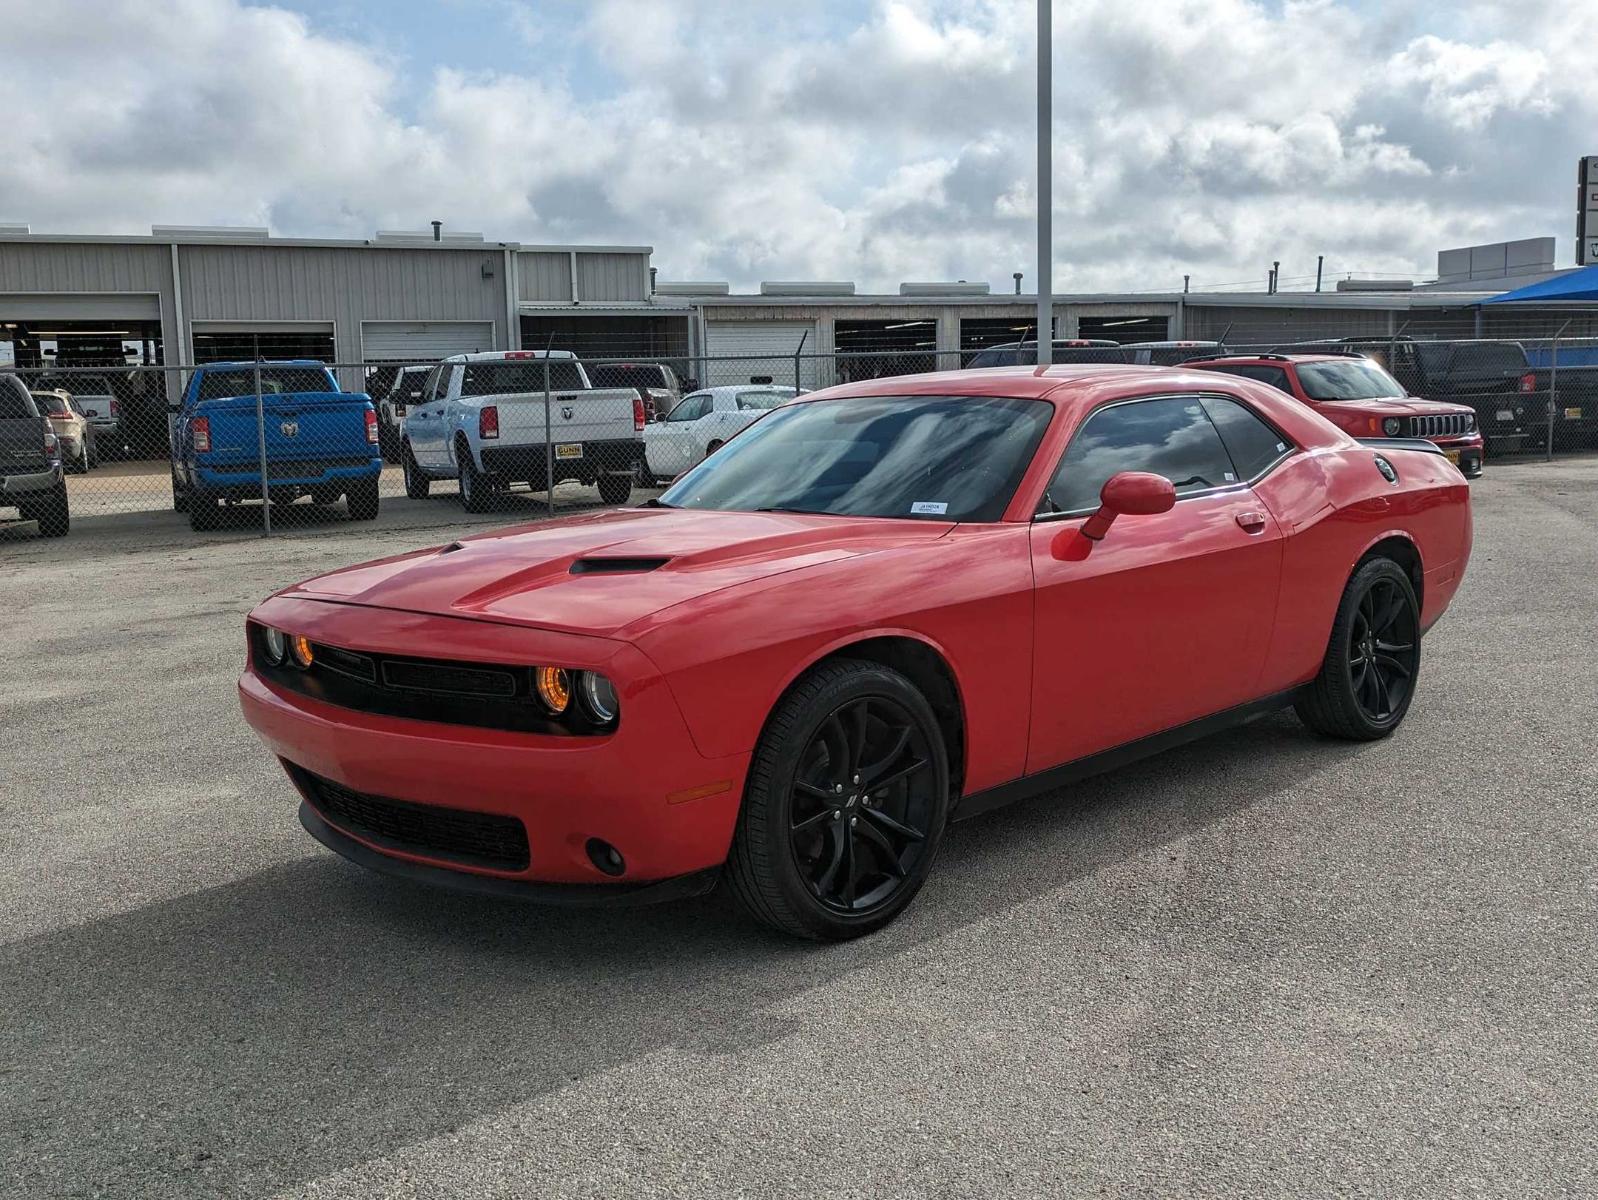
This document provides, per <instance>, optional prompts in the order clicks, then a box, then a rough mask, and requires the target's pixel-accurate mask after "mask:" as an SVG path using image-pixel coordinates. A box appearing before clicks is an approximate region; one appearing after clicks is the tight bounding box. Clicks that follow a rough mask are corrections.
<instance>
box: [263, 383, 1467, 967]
mask: <svg viewBox="0 0 1598 1200" xmlns="http://www.w3.org/2000/svg"><path fill="white" fill-rule="evenodd" d="M1470 544H1471V515H1470V499H1469V487H1468V486H1467V484H1466V483H1465V480H1464V478H1463V477H1462V476H1461V475H1460V473H1459V471H1458V469H1457V468H1455V467H1454V466H1453V465H1452V464H1451V463H1450V462H1449V461H1448V460H1447V459H1446V458H1445V457H1444V456H1443V455H1442V453H1441V452H1440V451H1439V450H1438V449H1437V447H1435V446H1433V445H1431V444H1430V443H1428V442H1424V441H1404V440H1389V439H1376V440H1371V441H1364V442H1361V441H1356V440H1355V439H1353V438H1352V437H1350V436H1349V435H1348V434H1346V433H1344V432H1342V431H1340V430H1339V429H1338V428H1337V427H1336V426H1334V425H1333V424H1331V423H1330V422H1328V421H1327V420H1325V419H1324V418H1322V417H1320V416H1318V415H1317V414H1316V413H1315V412H1314V411H1312V410H1311V409H1309V408H1307V407H1305V406H1304V405H1302V404H1300V403H1298V402H1297V401H1295V400H1294V399H1293V398H1292V397H1290V396H1288V395H1286V394H1284V393H1283V392H1281V391H1278V390H1276V389H1275V388H1272V387H1269V386H1267V385H1265V384H1263V383H1259V382H1256V381H1252V380H1248V379H1243V378H1238V377H1235V376H1229V375H1223V374H1218V373H1216V372H1214V371H1193V370H1184V369H1180V368H1178V369H1167V368H1158V367H1136V366H1059V367H1050V368H1025V367H1022V368H1006V369H1000V370H990V371H966V372H950V373H944V374H934V375H920V376H909V377H905V378H898V379H877V380H870V381H868V382H863V383H858V384H852V385H849V386H846V387H839V388H832V389H829V390H826V391H821V392H816V393H814V394H812V395H809V396H805V397H803V398H802V399H801V400H799V401H798V402H796V403H792V404H789V405H787V406H785V407H783V408H779V409H776V410H775V411H773V412H772V413H770V414H769V415H767V416H766V417H764V418H762V419H761V420H760V421H759V422H757V423H755V424H754V425H752V426H750V427H749V428H748V429H747V430H746V431H745V432H743V433H742V434H740V435H739V436H737V437H736V438H734V439H733V440H732V441H730V442H728V443H727V445H726V446H724V447H723V448H722V449H720V450H719V451H718V452H717V453H716V454H714V455H712V456H711V457H710V458H708V459H706V460H705V462H704V463H703V464H701V465H700V466H698V467H696V468H695V469H694V470H692V471H690V472H689V473H688V474H686V475H684V476H682V477H681V478H680V479H679V480H678V481H677V482H676V483H675V484H674V485H673V486H672V487H671V488H670V489H669V490H667V491H666V492H665V493H664V494H663V495H662V496H661V497H660V498H659V499H657V500H651V501H649V502H647V503H646V504H645V505H644V506H643V507H641V508H633V509H625V510H611V511H607V512H597V513H595V514H593V515H591V516H586V517H579V518H574V519H569V520H562V521H552V522H543V523H538V524H532V525H525V526H520V527H517V528H512V529H506V530H502V531H499V532H496V533H489V534H484V535H481V536H477V537H470V538H464V539H462V540H460V541H458V542H451V543H450V544H449V545H446V546H437V547H433V548H431V549H428V550H420V551H416V552H415V553H411V554H405V555H400V556H398V557H395V558H389V559H384V560H381V561H378V562H373V563H367V564H365V565H362V566H356V567H350V568H347V569H345V570H341V571H335V572H333V573H332V574H329V575H323V576H320V577H319V578H316V579H312V580H310V581H308V582H306V583H302V584H300V585H298V586H296V587H291V588H289V589H287V590H285V591H283V592H280V593H278V594H277V595H275V596H273V597H271V598H270V599H269V600H267V601H265V602H264V603H263V604H261V605H260V606H259V607H258V608H256V610H255V611H254V612H253V613H251V614H250V617H249V621H248V647H249V661H248V666H247V668H246V670H245V672H244V675H243V677H242V678H241V679H240V681H239V693H240V697H241V699H242V702H243V706H244V713H245V716H246V717H247V719H248V720H249V722H250V724H251V725H253V726H254V727H255V729H256V730H257V731H258V732H259V733H260V735H261V737H262V738H263V739H265V741H266V743H267V745H268V746H269V747H270V748H271V750H272V751H273V753H275V754H276V755H277V756H278V757H279V758H280V759H281V760H282V763H283V766H284V768H285V769H286V770H287V772H288V774H289V777H290V778H291V779H292V780H293V782H294V784H295V786H296V787H297V788H298V789H299V791H300V793H301V795H302V796H303V798H304V803H303V804H302V805H301V806H300V819H301V821H302V822H303V823H304V825H305V826H306V828H307V829H308V830H309V831H310V832H311V834H312V835H313V836H315V837H316V838H318V839H319V840H320V841H322V842H323V843H324V844H326V845H327V846H329V847H331V848H332V849H333V850H335V851H337V852H338V853H340V854H342V855H344V856H345V857H347V858H350V859H353V860H354V861H355V862H357V863H361V864H363V865H365V866H369V867H373V868H376V869H378V870H382V871H386V872H389V873H391V874H396V875H401V876H407V877H410V878H414V879H423V880H429V881H433V882H436V883H444V884H449V885H452V886H456V887H464V888H468V889H472V890H476V891H483V892H494V893H503V894H516V895H523V896H527V897H530V898H534V899H542V900H547V901H552V902H557V903H564V902H614V901H640V900H646V899H659V898H662V897H666V896H671V895H686V894H693V893H696V892H701V891H705V890H708V889H709V888H710V887H711V886H713V885H714V884H715V882H716V881H717V879H718V878H724V879H725V880H726V881H727V883H728V884H729V885H730V887H731V888H732V890H733V891H734V892H735V893H736V895H737V896H738V898H739V899H740V900H741V901H742V902H743V904H744V905H745V906H747V908H748V909H749V911H750V912H751V913H753V914H754V915H755V916H756V917H757V918H759V919H760V920H762V921H765V922H767V923H769V924H771V925H773V926H775V927H777V928H778V929H781V930H785V931H787V932H789V933H792V934H796V935H800V936H804V937H811V938H848V937H854V936H857V935H859V934H863V933H867V932H870V931H871V930H873V929H876V928H879V927H880V926H882V925H883V924H885V923H886V922H888V921H890V920H892V919H893V917H894V916H896V915H897V914H898V913H899V912H900V911H902V910H903V909H904V907H905V906H906V905H907V904H909V903H910V901H911V899H912V898H913V897H914V895H915V894H916V892H917V890H918V889H919V888H920V887H921V885H922V884H923V883H924V882H925V881H926V878H927V875H928V872H929V871H930V870H931V867H932V862H933V859H934V856H935V855H936V852H937V848H938V843H939V841H940V839H941V837H942V835H943V832H944V829H945V827H946V825H947V823H948V822H949V821H951V820H955V819H959V818H962V817H966V816H970V815H972V814H974V813H978V812H982V811H984V810H986V809H990V808H993V807H995V806H997V805H1001V804H1005V803H1008V802H1010V801H1013V800H1017V799H1021V798H1022V797H1025V796H1029V795H1033V794H1035V793H1039V792H1044V791H1048V790H1050V789H1053V788H1057V787H1058V786H1060V785H1061V784H1063V783H1067V782H1069V781H1071V780H1073V779H1077V778H1080V777H1081V776H1083V775H1085V774H1088V773H1090V772H1093V771H1097V770H1103V769H1106V768H1108V767H1112V766H1114V765H1117V764H1120V763H1124V762H1127V761H1129V760H1131V759H1133V758H1135V757H1137V756H1139V755H1143V754H1148V753H1153V752H1157V751H1160V750H1163V749H1167V748H1169V747H1171V746H1175V745H1177V744H1179V743H1181V742H1184V741H1186V740H1188V739H1190V738H1194V737H1197V736H1199V735H1201V734H1204V733H1207V732H1210V731H1212V730H1215V729H1218V728H1221V727H1223V726H1226V725H1230V724H1233V723H1236V722H1240V721H1243V720H1247V719H1249V718H1251V717H1254V716H1258V715H1260V714H1262V713H1265V712H1268V711H1271V710H1273V709H1278V708H1281V707H1284V706H1288V705H1291V706H1293V707H1294V708H1295V709H1296V710H1297V712H1298V714H1299V716H1300V717H1301V718H1302V719H1303V721H1304V722H1305V723H1306V724H1307V725H1309V726H1310V727H1311V728H1312V729H1315V730H1317V731H1319V732H1321V733H1324V734H1327V735H1330V736H1333V737H1340V738H1354V739H1372V738H1380V737H1385V736H1386V735H1387V734H1389V733H1391V732H1392V731H1393V730H1394V729H1395V728H1397V726H1398V724H1399V723H1400V722H1401V721H1402V720H1403V719H1404V714H1405V712H1406V711H1407V710H1408V708H1409V705H1410V702H1411V701H1412V700H1413V698H1414V695H1415V687H1416V680H1417V675H1418V671H1419V667H1420V639H1421V635H1422V634H1423V633H1424V632H1425V631H1426V630H1427V629H1428V628H1430V626H1431V625H1432V624H1433V622H1435V621H1436V620H1437V619H1438V618H1439V617H1440V616H1441V615H1442V613H1443V610H1444V609H1446V608H1447V607H1448V603H1449V600H1450V599H1451V598H1452V597H1453V595H1454V591H1455V589H1456V588H1457V587H1458V586H1459V581H1460V578H1461V576H1462V575H1463V574H1464V571H1465V565H1466V562H1467V560H1468V558H1469V555H1470Z"/></svg>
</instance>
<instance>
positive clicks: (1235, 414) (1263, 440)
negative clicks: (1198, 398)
mask: <svg viewBox="0 0 1598 1200" xmlns="http://www.w3.org/2000/svg"><path fill="white" fill-rule="evenodd" d="M1204 407H1205V409H1207V410H1208V411H1209V414H1210V420H1212V421H1214V422H1215V428H1216V429H1218V430H1220V433H1221V441H1222V442H1224V443H1225V444H1226V451H1227V453H1228V454H1229V455H1231V458H1232V465H1233V466H1234V467H1235V468H1236V469H1237V477H1238V478H1239V479H1253V478H1254V477H1255V476H1256V475H1258V474H1259V473H1260V472H1261V471H1263V470H1265V468H1267V467H1269V466H1270V465H1271V464H1272V463H1274V462H1275V461H1276V460H1277V459H1279V458H1281V457H1282V455H1284V454H1286V453H1287V452H1288V451H1289V450H1291V449H1292V446H1291V445H1290V444H1289V443H1288V441H1287V439H1286V438H1284V437H1283V436H1282V435H1281V434H1279V433H1277V432H1276V430H1274V429H1272V428H1271V427H1270V426H1269V425H1267V424H1266V423H1265V422H1264V421H1262V420H1260V418H1259V417H1258V416H1256V415H1255V414H1254V411H1253V410H1252V409H1250V408H1248V407H1247V406H1245V405H1243V404H1239V403H1238V402H1237V401H1236V400H1229V399H1226V398H1225V397H1223V396H1206V397H1204Z"/></svg>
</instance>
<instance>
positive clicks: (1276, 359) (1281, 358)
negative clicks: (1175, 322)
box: [1188, 352, 1369, 367]
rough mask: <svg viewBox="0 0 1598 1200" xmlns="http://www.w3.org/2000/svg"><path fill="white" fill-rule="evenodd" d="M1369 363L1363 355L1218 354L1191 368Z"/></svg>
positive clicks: (1195, 361)
mask: <svg viewBox="0 0 1598 1200" xmlns="http://www.w3.org/2000/svg"><path fill="white" fill-rule="evenodd" d="M1360 361H1369V360H1368V359H1366V357H1365V355H1363V354H1330V353H1328V354H1277V353H1274V352H1273V353H1270V354H1218V355H1216V356H1215V357H1213V358H1200V359H1190V360H1189V361H1188V365H1189V366H1193V367H1207V366H1217V365H1221V364H1229V365H1231V366H1261V367H1276V366H1280V365H1281V364H1283V363H1311V362H1360Z"/></svg>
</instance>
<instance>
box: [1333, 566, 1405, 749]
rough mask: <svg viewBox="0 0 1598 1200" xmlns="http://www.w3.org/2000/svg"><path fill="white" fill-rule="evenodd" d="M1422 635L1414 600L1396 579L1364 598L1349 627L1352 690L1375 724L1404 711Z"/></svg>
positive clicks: (1373, 586)
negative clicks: (1400, 587)
mask: <svg viewBox="0 0 1598 1200" xmlns="http://www.w3.org/2000/svg"><path fill="white" fill-rule="evenodd" d="M1419 644H1420V631H1419V629H1418V628H1417V623H1416V620H1415V612H1414V605H1413V598H1412V596H1410V595H1406V594H1405V593H1404V592H1402V591H1400V590H1399V585H1398V583H1397V582H1396V581H1394V580H1392V579H1379V580H1377V581H1376V582H1374V583H1373V584H1371V586H1370V587H1369V588H1368V589H1367V590H1366V592H1365V594H1364V595H1363V596H1361V597H1360V601H1359V605H1358V606H1357V607H1356V608H1355V610H1354V619H1353V620H1352V621H1351V622H1349V647H1348V667H1349V684H1350V686H1351V687H1352V688H1353V690H1354V699H1355V701H1356V702H1357V703H1358V704H1359V707H1360V710H1361V711H1362V712H1363V713H1364V714H1365V715H1366V716H1367V717H1368V718H1370V720H1371V721H1372V722H1373V723H1383V722H1387V721H1391V720H1392V719H1393V717H1394V716H1395V715H1396V714H1398V713H1401V712H1402V711H1403V710H1404V705H1405V702H1406V701H1407V700H1408V699H1409V693H1410V689H1411V688H1412V687H1413V686H1414V682H1415V669H1416V668H1417V667H1418V666H1419V665H1420V650H1419Z"/></svg>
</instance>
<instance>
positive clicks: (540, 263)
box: [516, 250, 572, 300]
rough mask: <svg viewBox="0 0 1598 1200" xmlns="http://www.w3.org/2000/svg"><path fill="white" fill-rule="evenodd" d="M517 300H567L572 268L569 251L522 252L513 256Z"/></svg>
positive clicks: (570, 295)
mask: <svg viewBox="0 0 1598 1200" xmlns="http://www.w3.org/2000/svg"><path fill="white" fill-rule="evenodd" d="M516 284H517V287H516V292H517V295H516V298H517V299H518V300H570V299H571V298H572V267H571V256H570V255H569V254H557V253H551V252H539V251H526V250H524V251H522V252H520V253H519V254H517V255H516Z"/></svg>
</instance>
